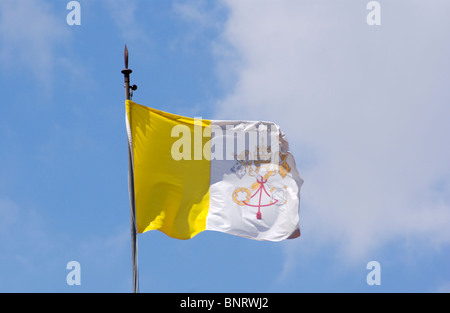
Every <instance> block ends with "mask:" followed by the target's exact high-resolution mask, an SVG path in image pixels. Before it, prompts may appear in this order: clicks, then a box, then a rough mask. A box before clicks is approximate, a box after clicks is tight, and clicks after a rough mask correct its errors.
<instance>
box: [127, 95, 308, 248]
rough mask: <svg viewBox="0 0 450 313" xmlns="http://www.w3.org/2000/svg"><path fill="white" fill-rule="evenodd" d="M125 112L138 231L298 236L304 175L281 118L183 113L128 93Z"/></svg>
mask: <svg viewBox="0 0 450 313" xmlns="http://www.w3.org/2000/svg"><path fill="white" fill-rule="evenodd" d="M126 117H127V118H126V124H127V133H128V143H129V145H130V150H131V152H132V160H131V162H132V170H133V174H134V175H133V177H134V198H135V210H136V228H137V232H138V233H144V232H147V231H150V230H159V231H162V232H163V233H165V234H166V235H168V236H170V237H172V238H177V239H190V238H192V237H194V236H195V235H197V234H199V233H200V232H202V231H206V230H210V231H219V232H224V233H227V234H231V235H237V236H242V237H246V238H251V239H255V240H268V241H280V240H284V239H288V238H296V237H298V236H300V229H299V205H300V187H301V185H302V184H303V180H302V178H301V177H300V175H299V173H298V171H297V169H296V166H295V161H294V158H293V156H292V154H291V153H290V152H289V145H288V142H287V140H286V136H285V134H284V133H282V132H281V131H280V128H279V126H278V125H276V124H275V123H272V122H261V121H258V122H255V121H219V120H206V119H202V118H189V117H183V116H179V115H175V114H171V113H167V112H163V111H159V110H156V109H153V108H149V107H145V106H142V105H139V104H137V103H135V102H133V101H130V100H127V101H126Z"/></svg>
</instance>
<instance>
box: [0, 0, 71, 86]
mask: <svg viewBox="0 0 450 313" xmlns="http://www.w3.org/2000/svg"><path fill="white" fill-rule="evenodd" d="M65 26H67V25H66V22H65V15H64V11H63V14H62V15H61V18H58V16H57V15H55V13H54V11H53V8H52V7H51V6H50V5H49V4H48V3H47V2H45V1H42V0H16V1H1V2H0V66H1V67H2V68H3V69H6V70H8V71H10V70H12V69H15V70H19V71H20V70H25V71H29V72H31V74H32V76H34V77H35V78H36V79H37V80H38V81H39V82H41V83H42V84H44V85H45V86H47V87H48V86H49V84H51V81H50V80H49V78H50V77H51V74H52V70H53V66H54V63H55V54H54V51H55V49H56V48H57V47H58V46H59V45H61V44H62V43H64V42H65V41H66V40H67V38H69V37H70V33H69V32H68V29H67V28H65Z"/></svg>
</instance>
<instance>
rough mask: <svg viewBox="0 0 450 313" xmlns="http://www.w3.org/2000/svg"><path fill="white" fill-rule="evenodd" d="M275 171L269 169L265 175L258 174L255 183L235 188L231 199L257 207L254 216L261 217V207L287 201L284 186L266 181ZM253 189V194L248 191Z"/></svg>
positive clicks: (281, 203) (279, 204)
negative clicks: (274, 185) (276, 185)
mask: <svg viewBox="0 0 450 313" xmlns="http://www.w3.org/2000/svg"><path fill="white" fill-rule="evenodd" d="M275 174H276V172H275V171H270V172H268V173H267V174H266V175H264V176H261V175H258V177H257V178H256V183H254V184H253V185H252V186H251V187H250V188H245V187H241V188H237V189H236V190H235V191H234V192H233V200H234V202H236V203H237V204H238V205H241V206H248V207H253V208H258V212H257V213H256V218H257V219H258V220H260V219H262V214H261V208H265V207H270V206H274V205H275V206H282V205H283V204H286V202H287V194H286V188H287V187H286V186H284V188H276V187H273V186H272V185H271V184H270V183H268V180H269V177H270V176H273V175H275ZM250 189H251V190H253V191H254V192H253V194H252V192H251V191H250Z"/></svg>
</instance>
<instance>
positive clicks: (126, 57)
mask: <svg viewBox="0 0 450 313" xmlns="http://www.w3.org/2000/svg"><path fill="white" fill-rule="evenodd" d="M124 56H125V68H126V69H127V68H128V47H127V45H125V52H124Z"/></svg>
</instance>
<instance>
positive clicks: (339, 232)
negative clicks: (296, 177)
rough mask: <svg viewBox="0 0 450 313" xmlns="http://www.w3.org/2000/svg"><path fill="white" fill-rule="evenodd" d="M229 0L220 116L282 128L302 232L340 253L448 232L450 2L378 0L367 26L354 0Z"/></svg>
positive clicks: (429, 240) (360, 253) (435, 241)
mask: <svg viewBox="0 0 450 313" xmlns="http://www.w3.org/2000/svg"><path fill="white" fill-rule="evenodd" d="M224 2H225V3H226V4H227V5H228V7H229V9H230V15H229V19H228V21H227V23H226V25H225V29H224V31H223V34H222V38H221V41H222V42H221V43H219V47H220V48H222V49H224V50H225V51H226V53H220V54H218V58H219V65H218V68H219V70H221V71H224V72H227V71H228V72H227V73H226V74H225V75H223V76H222V77H225V78H228V79H230V77H231V78H232V79H233V83H234V84H233V85H232V86H233V88H232V89H231V90H230V92H229V94H228V95H227V96H226V97H225V98H224V99H223V100H222V101H221V102H220V110H219V111H218V113H217V118H221V119H224V118H233V119H252V120H253V119H264V120H273V121H275V122H278V123H279V124H280V125H281V127H282V129H283V130H284V131H285V132H286V133H287V135H288V139H289V141H290V143H291V148H292V150H293V152H294V155H295V157H296V160H297V163H298V168H299V171H300V172H301V174H302V176H303V178H304V179H305V184H304V185H303V187H302V201H303V202H302V208H301V210H302V218H303V220H302V226H303V234H304V238H305V237H306V235H305V234H307V237H308V238H311V239H310V240H314V241H317V242H323V243H325V242H327V243H330V242H335V243H337V244H338V246H340V253H341V254H342V255H345V258H347V259H348V258H350V259H360V258H362V257H364V256H366V255H367V254H368V253H369V252H371V251H373V250H374V249H376V248H379V247H382V246H383V245H385V244H386V243H388V242H390V241H391V240H395V239H399V238H408V239H411V238H415V239H420V242H422V243H424V242H425V243H426V244H427V246H429V247H432V246H434V245H440V244H449V243H450V231H449V229H448V227H447V225H449V223H450V187H449V186H450V163H449V162H448V160H449V159H450V147H449V146H448V144H446V139H445V136H446V134H449V133H450V107H449V106H448V102H449V100H450V92H449V91H448V88H447V87H446V86H445V84H444V82H446V81H448V80H449V78H450V75H449V70H450V61H449V59H448V57H447V56H448V54H449V53H450V44H449V42H448V40H447V38H448V35H449V34H448V29H450V21H449V20H448V19H447V17H446V16H445V14H444V13H443V12H448V11H449V10H450V3H448V2H446V1H437V2H436V3H435V5H433V6H429V5H428V4H427V3H426V2H425V1H396V2H395V3H391V2H389V3H387V2H384V3H383V4H382V7H381V9H382V11H381V12H382V25H381V26H368V25H367V23H366V15H367V13H368V11H367V10H366V7H365V5H366V3H362V4H358V2H355V1H343V2H341V1H340V2H336V1H325V2H323V1H322V2H320V3H319V2H303V1H292V0H284V1H273V0H258V1H252V0H248V1H239V0H226V1H224ZM377 27H378V28H377ZM219 50H220V49H218V51H219ZM230 69H231V71H232V75H230ZM226 83H227V84H228V85H231V84H230V82H226ZM300 240H302V239H300ZM289 266H290V265H289Z"/></svg>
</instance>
